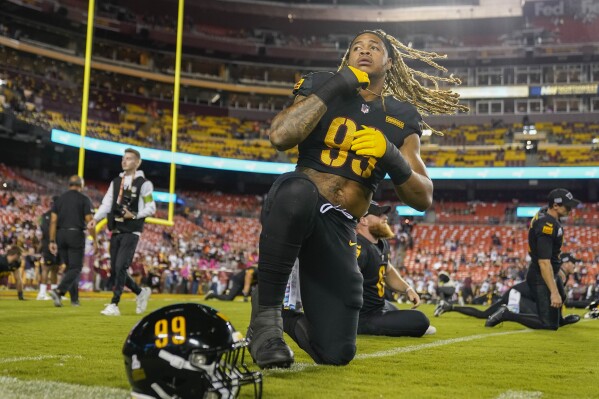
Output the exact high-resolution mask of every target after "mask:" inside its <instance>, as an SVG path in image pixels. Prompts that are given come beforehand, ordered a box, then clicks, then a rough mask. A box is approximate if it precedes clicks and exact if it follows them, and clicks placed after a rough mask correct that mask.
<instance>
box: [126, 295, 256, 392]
mask: <svg viewBox="0 0 599 399" xmlns="http://www.w3.org/2000/svg"><path fill="white" fill-rule="evenodd" d="M246 346H247V342H246V340H245V339H244V338H243V336H242V334H241V333H239V332H237V331H235V328H233V326H232V325H231V323H230V322H229V321H228V320H227V318H226V317H225V316H223V315H222V314H221V313H219V312H218V311H216V310H215V309H213V308H211V307H209V306H205V305H201V304H198V303H181V304H176V305H170V306H165V307H163V308H161V309H158V310H156V311H154V312H152V313H150V314H148V315H147V316H145V317H144V318H143V319H141V320H140V321H139V322H138V323H137V324H136V325H135V327H133V329H132V330H131V332H130V333H129V336H128V337H127V340H126V341H125V345H124V346H123V356H124V357H125V369H126V371H127V377H128V378H129V383H130V384H131V387H132V393H131V395H132V397H133V398H139V399H149V398H156V399H191V398H193V399H200V398H203V399H212V398H223V399H224V398H235V397H237V396H238V395H239V391H240V388H241V386H242V385H250V384H252V385H253V386H254V397H256V398H260V397H262V375H261V374H260V373H259V372H251V371H249V370H248V369H247V367H246V365H245V363H244V360H245V348H246Z"/></svg>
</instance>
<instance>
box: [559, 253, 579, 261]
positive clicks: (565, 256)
mask: <svg viewBox="0 0 599 399" xmlns="http://www.w3.org/2000/svg"><path fill="white" fill-rule="evenodd" d="M559 260H560V261H561V262H562V263H566V262H572V263H580V259H576V258H575V257H574V256H572V254H571V253H569V252H562V253H561V254H560V255H559Z"/></svg>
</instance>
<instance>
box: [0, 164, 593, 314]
mask: <svg viewBox="0 0 599 399" xmlns="http://www.w3.org/2000/svg"><path fill="white" fill-rule="evenodd" d="M2 173H3V176H5V177H6V178H7V180H6V181H5V183H6V184H7V188H8V190H7V189H4V190H0V218H1V220H2V223H0V247H1V248H2V249H1V250H0V252H3V251H6V249H7V248H8V247H10V246H11V245H14V244H18V245H20V246H22V247H23V248H25V249H26V251H25V254H24V257H25V259H26V262H25V266H24V269H23V271H22V277H23V279H22V281H23V285H24V290H25V291H26V292H28V291H33V292H35V291H37V290H38V285H39V281H40V279H41V278H42V271H43V270H42V266H43V265H42V258H43V257H42V255H43V251H42V248H41V241H42V221H41V220H40V218H41V216H42V215H43V214H44V213H46V212H48V211H49V210H50V209H51V204H52V196H51V195H48V194H47V193H48V191H49V192H54V193H55V194H59V193H60V192H61V191H62V190H63V188H64V183H61V180H64V178H63V177H61V176H57V175H55V174H48V173H45V172H41V171H31V170H17V171H15V170H13V169H11V168H7V167H5V166H2ZM23 176H26V177H23ZM36 182H39V183H36ZM40 184H44V186H43V187H42V186H41V185H40ZM85 192H86V194H87V195H89V196H90V197H91V198H92V202H93V203H94V205H96V206H97V205H99V203H100V201H101V199H102V195H103V192H102V191H101V190H98V189H97V188H96V187H95V186H94V184H93V183H89V182H88V184H87V186H86V188H85ZM181 195H183V196H184V198H186V199H187V203H188V204H193V208H194V209H190V206H189V205H186V206H183V207H181V208H180V209H178V210H177V215H176V216H175V219H176V223H175V227H174V228H173V230H172V231H165V229H164V228H162V227H160V226H158V225H152V224H149V225H146V226H145V229H144V232H143V238H144V239H143V240H142V241H141V243H140V245H139V247H138V250H137V252H136V254H135V257H134V259H133V262H132V266H131V273H132V277H133V278H134V279H136V281H137V283H138V284H142V285H143V286H148V287H151V288H152V290H153V292H156V293H177V294H193V295H204V294H206V293H207V292H208V291H209V290H211V289H212V290H213V291H214V292H215V293H217V294H225V293H226V290H227V288H228V284H229V278H230V277H231V276H232V275H233V274H235V272H237V271H239V270H243V269H245V268H246V267H247V266H252V265H255V264H256V263H257V258H258V254H257V253H258V249H257V248H258V242H257V237H258V236H259V234H260V226H259V223H258V220H257V217H258V214H259V209H260V207H261V201H262V198H261V197H259V196H235V195H225V194H222V193H197V192H184V193H182V194H181ZM452 206H453V205H452ZM158 208H159V210H158V212H159V213H161V212H163V210H162V209H161V208H160V206H159V207H158ZM582 222H584V220H583V219H581V223H582ZM390 225H391V226H392V228H393V229H394V233H395V238H392V239H390V240H389V242H390V250H391V255H390V256H391V259H390V261H391V264H393V265H394V266H396V267H397V268H398V270H399V272H400V274H401V276H402V277H403V278H404V279H405V280H406V281H407V282H408V283H409V284H410V286H412V287H414V288H415V289H416V291H417V292H418V294H419V295H420V296H421V297H422V298H423V301H424V302H432V303H435V302H436V301H437V300H438V299H439V295H438V293H437V288H438V275H439V273H440V272H447V273H449V274H450V275H451V276H452V278H453V281H454V282H455V284H456V293H455V299H456V300H459V301H463V303H479V304H483V303H489V301H491V300H492V298H496V297H498V296H501V295H502V294H504V293H505V292H506V290H507V289H509V287H510V286H512V285H514V284H517V283H519V282H521V281H523V279H524V276H525V272H526V267H527V256H526V254H525V253H521V254H519V253H515V252H510V251H509V249H508V248H509V247H510V243H511V240H512V238H515V239H520V236H511V235H508V234H503V235H499V236H500V243H501V244H502V246H501V247H499V246H497V245H492V242H493V241H492V239H491V237H489V238H486V241H485V242H486V244H485V245H483V246H482V247H481V248H480V249H479V245H478V244H479V243H477V245H476V247H475V249H476V250H475V251H473V253H472V255H471V256H468V255H467V251H465V250H466V249H468V247H471V246H472V244H471V243H470V242H468V241H467V240H459V239H453V240H452V239H442V240H440V241H439V242H436V241H435V242H430V243H429V241H430V239H431V233H430V231H429V227H427V226H425V225H418V224H417V223H414V222H413V221H410V220H406V219H405V218H399V217H397V216H394V215H390ZM513 228H514V229H515V230H522V226H521V225H515V226H514V227H513ZM472 229H473V230H472V231H468V232H466V233H467V234H469V235H470V234H472V232H473V231H475V230H476V229H479V230H481V231H482V230H484V229H486V227H485V226H480V227H478V228H475V227H472ZM582 229H584V227H571V226H570V222H569V231H570V232H571V233H572V234H570V235H569V236H568V237H566V241H567V250H568V251H572V252H573V253H577V252H582V250H583V248H585V247H586V246H587V245H588V242H587V241H584V240H581V239H580V234H579V233H580V232H581V231H583V230H582ZM452 230H454V229H452ZM510 231H511V228H510ZM577 235H578V237H577ZM429 245H433V246H434V245H436V250H432V249H428V246H429ZM108 248H109V236H108V234H107V232H106V231H105V230H101V231H100V232H99V233H98V253H97V254H96V255H95V256H94V255H92V254H91V251H92V249H91V246H90V244H89V241H88V248H87V250H86V261H85V264H84V267H83V273H82V280H81V283H80V287H81V289H82V290H90V291H91V290H93V291H105V290H106V291H111V290H112V286H111V283H110V279H109V276H110V262H109V261H110V255H109V251H108ZM446 249H448V250H447V251H446ZM576 257H577V258H579V259H580V258H582V259H581V262H580V263H577V264H576V267H575V270H574V272H573V273H572V275H571V276H570V278H569V279H568V281H567V282H566V283H567V284H566V288H567V293H568V296H569V297H570V298H571V299H586V298H587V297H589V298H590V297H592V295H593V294H592V293H593V292H594V290H596V288H594V287H596V286H597V284H599V282H596V268H595V267H596V266H595V265H596V264H597V263H598V262H599V259H597V258H593V257H590V258H589V257H588V256H582V255H581V254H577V256H576ZM56 281H57V280H56V279H55V280H54V283H53V284H56ZM0 282H1V284H0V287H1V286H7V284H8V286H9V287H11V288H14V287H15V282H14V279H13V278H12V277H8V276H5V278H4V279H2V280H0ZM399 299H400V300H404V298H403V297H401V296H400V298H399Z"/></svg>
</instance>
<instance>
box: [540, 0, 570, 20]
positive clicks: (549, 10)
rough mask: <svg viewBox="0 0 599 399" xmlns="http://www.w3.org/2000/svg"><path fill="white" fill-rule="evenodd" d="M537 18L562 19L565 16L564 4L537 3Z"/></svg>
mask: <svg viewBox="0 0 599 399" xmlns="http://www.w3.org/2000/svg"><path fill="white" fill-rule="evenodd" d="M534 4H535V8H534V13H535V14H534V15H535V17H561V16H563V15H564V11H565V10H564V2H563V1H558V2H540V1H539V2H536V3H534Z"/></svg>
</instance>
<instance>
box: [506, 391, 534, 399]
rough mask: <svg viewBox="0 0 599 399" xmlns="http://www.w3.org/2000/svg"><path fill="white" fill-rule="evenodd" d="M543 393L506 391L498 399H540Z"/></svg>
mask: <svg viewBox="0 0 599 399" xmlns="http://www.w3.org/2000/svg"><path fill="white" fill-rule="evenodd" d="M541 397H543V392H539V391H505V392H503V393H502V394H501V395H499V396H498V397H497V398H496V399H539V398H541Z"/></svg>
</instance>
